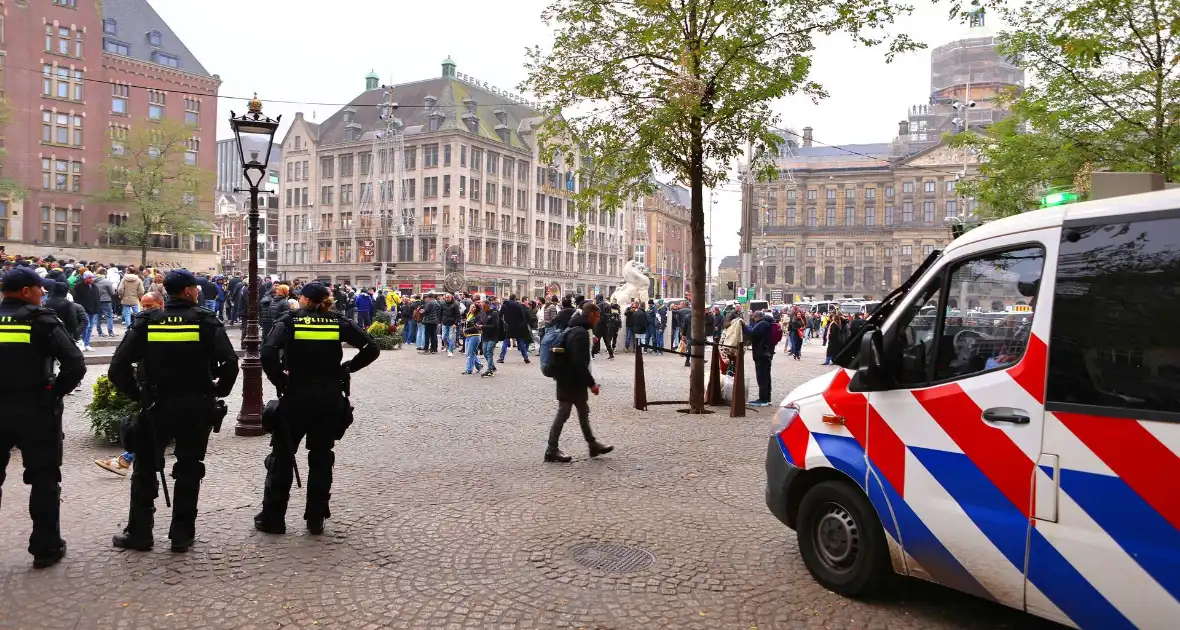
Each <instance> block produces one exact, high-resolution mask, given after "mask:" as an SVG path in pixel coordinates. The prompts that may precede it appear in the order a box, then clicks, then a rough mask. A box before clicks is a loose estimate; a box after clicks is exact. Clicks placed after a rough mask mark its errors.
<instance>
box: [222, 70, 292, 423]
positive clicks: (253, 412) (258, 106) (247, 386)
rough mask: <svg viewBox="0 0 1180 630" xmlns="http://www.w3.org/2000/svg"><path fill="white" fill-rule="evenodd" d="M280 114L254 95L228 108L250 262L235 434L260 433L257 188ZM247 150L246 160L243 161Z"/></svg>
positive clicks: (260, 388)
mask: <svg viewBox="0 0 1180 630" xmlns="http://www.w3.org/2000/svg"><path fill="white" fill-rule="evenodd" d="M281 118H282V116H279V117H277V118H274V119H271V118H268V117H266V116H263V115H262V101H260V100H258V95H257V94H255V95H254V99H253V100H251V101H250V103H249V110H248V111H247V112H246V114H245V115H242V116H238V115H236V114H234V112H233V111H232V110H231V111H230V113H229V124H230V127H232V128H233V130H234V138H235V139H236V140H237V143H238V158H239V159H240V160H241V161H242V175H243V176H244V177H245V178H246V183H247V184H249V185H250V187H249V189H246V190H243V189H237V190H235V191H234V192H247V191H248V192H249V193H250V214H249V220H250V253H249V256H250V261H249V267H250V269H249V272H248V273H247V275H246V277H247V278H249V284H248V285H247V287H246V289H247V297H246V337H245V339H244V340H243V341H242V345H244V346H245V347H246V360H245V361H243V362H242V372H243V378H242V409H241V411H240V412H238V424H237V426H236V427H234V434H235V435H246V436H250V435H262V434H263V430H262V357H261V354H260V352H259V351H260V349H261V346H262V340H261V339H260V338H259V332H258V288H259V286H261V281H262V279H261V278H259V277H258V221H259V218H258V192H259V190H258V187H259V186H260V185H262V180H263V178H265V177H266V167H267V164H269V163H270V150H271V147H273V146H274V137H275V132H276V131H278V128H279V120H280V119H281ZM243 136H245V137H246V138H247V139H249V140H252V141H253V142H250V144H255V143H258V142H261V143H262V146H263V147H265V150H266V155H265V156H263V159H262V160H261V161H259V159H258V154H259V151H258V150H257V149H246V148H245V147H243V146H242V137H243ZM247 153H248V154H249V160H247V159H246V158H247Z"/></svg>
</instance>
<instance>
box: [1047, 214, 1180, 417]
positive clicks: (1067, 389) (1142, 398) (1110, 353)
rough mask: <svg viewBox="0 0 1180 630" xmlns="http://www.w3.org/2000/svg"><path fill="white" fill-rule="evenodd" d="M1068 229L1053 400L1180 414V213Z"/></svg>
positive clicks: (1053, 353)
mask: <svg viewBox="0 0 1180 630" xmlns="http://www.w3.org/2000/svg"><path fill="white" fill-rule="evenodd" d="M1061 236H1062V238H1061V253H1060V260H1059V261H1058V263H1057V285H1056V291H1055V296H1054V303H1053V330H1052V339H1051V342H1050V344H1049V348H1050V350H1049V379H1048V389H1047V391H1046V399H1047V403H1049V404H1053V403H1064V404H1067V405H1087V406H1098V407H1105V408H1107V411H1106V413H1108V414H1110V415H1115V416H1122V417H1150V416H1152V415H1156V416H1158V415H1159V414H1161V413H1162V414H1178V415H1176V416H1175V417H1169V418H1162V419H1168V420H1180V333H1178V332H1177V326H1180V218H1161V219H1155V220H1139V221H1129V222H1122V223H1109V224H1102V225H1089V226H1084V227H1070V226H1068V224H1067V226H1066V227H1065V228H1064V229H1063V230H1062V234H1061ZM1079 411H1081V410H1079ZM1143 412H1148V413H1146V414H1144V413H1143ZM1089 413H1093V414H1095V415H1102V414H1103V413H1104V412H1103V411H1089Z"/></svg>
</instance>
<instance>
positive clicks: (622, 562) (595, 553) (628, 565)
mask: <svg viewBox="0 0 1180 630" xmlns="http://www.w3.org/2000/svg"><path fill="white" fill-rule="evenodd" d="M570 558H573V560H574V562H577V563H578V564H580V565H582V566H584V567H586V568H589V569H594V570H596V571H604V572H606V573H633V572H635V571H642V570H644V569H646V568H648V567H650V566H651V565H652V563H653V562H655V561H656V557H655V556H654V555H652V554H651V552H649V551H646V550H644V549H640V548H638V547H628V546H626V545H615V544H611V543H583V544H581V545H577V546H576V547H574V548H573V549H571V550H570Z"/></svg>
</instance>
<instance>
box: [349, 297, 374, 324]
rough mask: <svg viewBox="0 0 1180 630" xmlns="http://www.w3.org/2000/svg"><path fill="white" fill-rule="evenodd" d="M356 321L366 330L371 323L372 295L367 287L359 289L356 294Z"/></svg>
mask: <svg viewBox="0 0 1180 630" xmlns="http://www.w3.org/2000/svg"><path fill="white" fill-rule="evenodd" d="M353 303H354V304H356V323H357V325H358V326H360V327H361V328H362V329H365V330H368V328H369V326H370V325H372V323H373V296H372V294H370V293H369V290H368V289H361V290H360V291H359V292H358V293H357V294H356V300H354V302H353Z"/></svg>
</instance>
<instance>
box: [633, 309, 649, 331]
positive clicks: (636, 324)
mask: <svg viewBox="0 0 1180 630" xmlns="http://www.w3.org/2000/svg"><path fill="white" fill-rule="evenodd" d="M631 330H632V331H633V332H634V333H635V334H636V335H646V334H647V311H644V310H636V311H635V312H634V313H632V314H631Z"/></svg>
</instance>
